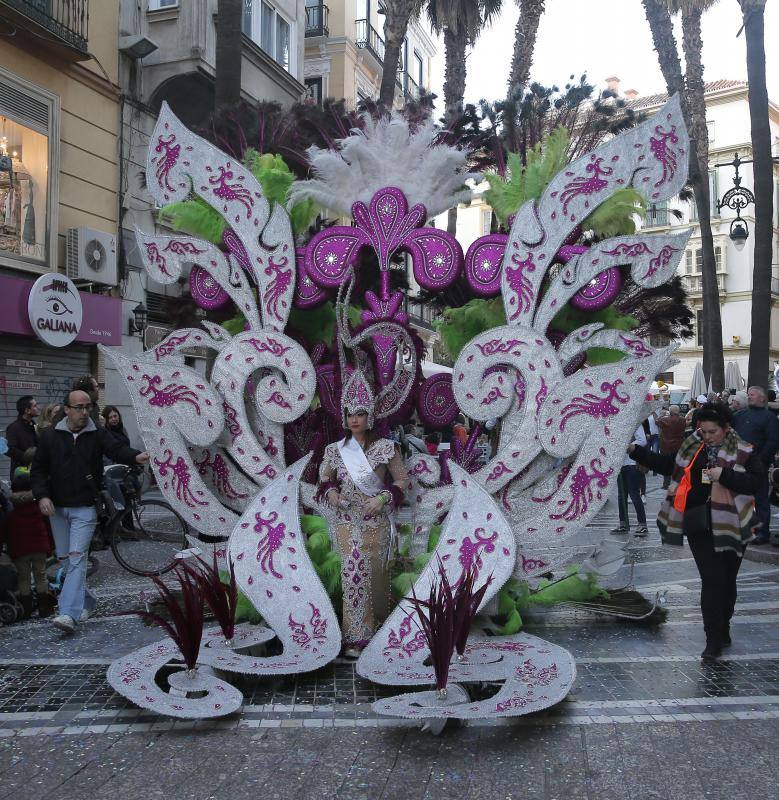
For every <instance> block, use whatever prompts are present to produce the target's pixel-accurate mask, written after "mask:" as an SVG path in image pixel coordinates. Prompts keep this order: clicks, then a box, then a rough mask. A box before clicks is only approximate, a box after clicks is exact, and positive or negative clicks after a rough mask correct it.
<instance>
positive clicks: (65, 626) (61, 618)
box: [51, 614, 76, 633]
mask: <svg viewBox="0 0 779 800" xmlns="http://www.w3.org/2000/svg"><path fill="white" fill-rule="evenodd" d="M51 624H52V625H53V626H54V627H55V628H59V629H60V630H61V631H63V632H64V633H75V632H76V622H75V620H74V619H73V617H71V616H70V615H69V614H58V615H57V616H56V617H54V619H53V620H52V621H51Z"/></svg>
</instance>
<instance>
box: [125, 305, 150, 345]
mask: <svg viewBox="0 0 779 800" xmlns="http://www.w3.org/2000/svg"><path fill="white" fill-rule="evenodd" d="M148 316H149V312H148V311H147V309H146V306H145V305H144V304H143V303H138V305H137V306H136V307H135V308H134V309H133V316H132V319H130V320H129V333H130V336H137V337H138V338H139V339H143V333H144V331H145V330H146V320H147V318H148Z"/></svg>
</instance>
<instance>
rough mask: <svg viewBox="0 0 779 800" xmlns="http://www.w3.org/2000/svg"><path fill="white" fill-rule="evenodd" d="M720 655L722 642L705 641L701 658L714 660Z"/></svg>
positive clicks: (718, 640)
mask: <svg viewBox="0 0 779 800" xmlns="http://www.w3.org/2000/svg"><path fill="white" fill-rule="evenodd" d="M721 655H722V642H721V641H720V639H719V638H715V639H709V638H707V639H706V649H705V650H704V651H703V652H702V653H701V658H703V659H706V660H715V659H717V658H719V657H720V656H721Z"/></svg>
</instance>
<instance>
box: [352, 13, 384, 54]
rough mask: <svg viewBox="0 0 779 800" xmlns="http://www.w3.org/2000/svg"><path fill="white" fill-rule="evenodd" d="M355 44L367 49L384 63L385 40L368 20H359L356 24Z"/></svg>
mask: <svg viewBox="0 0 779 800" xmlns="http://www.w3.org/2000/svg"><path fill="white" fill-rule="evenodd" d="M354 26H355V33H354V43H355V44H356V45H357V47H360V48H364V49H366V50H367V51H368V52H369V53H371V54H372V55H373V56H374V58H375V59H376V60H377V61H378V62H379V63H380V64H383V63H384V39H382V38H381V36H379V32H378V31H377V30H376V28H374V27H373V25H371V24H370V22H368V20H367V19H358V20H357V21H356V22H355V23H354Z"/></svg>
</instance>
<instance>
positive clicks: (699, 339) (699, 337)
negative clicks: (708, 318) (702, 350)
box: [695, 311, 703, 347]
mask: <svg viewBox="0 0 779 800" xmlns="http://www.w3.org/2000/svg"><path fill="white" fill-rule="evenodd" d="M695 344H697V345H698V347H703V311H696V312H695Z"/></svg>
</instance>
